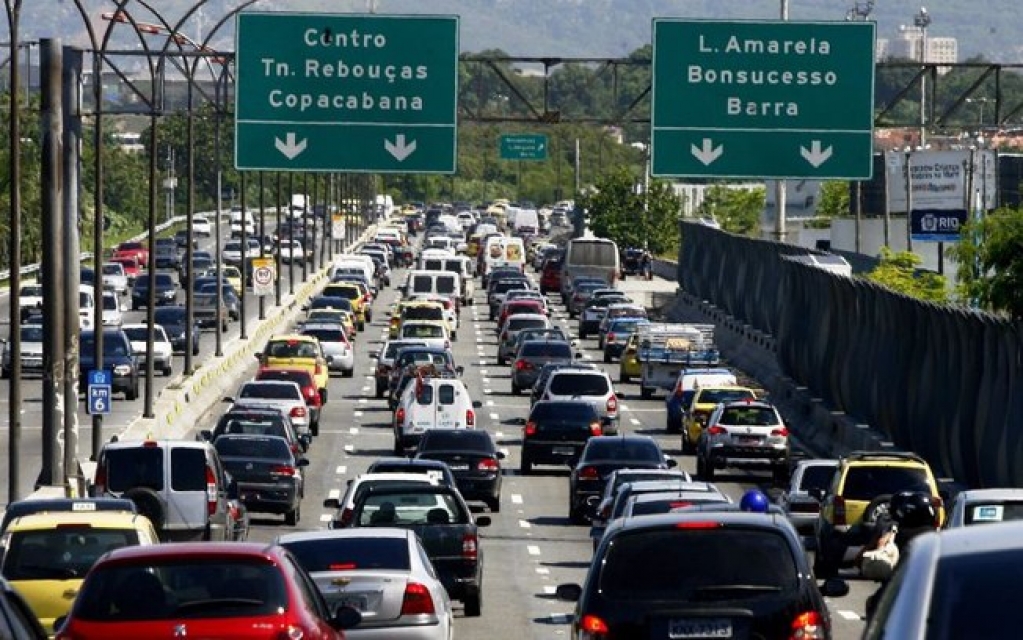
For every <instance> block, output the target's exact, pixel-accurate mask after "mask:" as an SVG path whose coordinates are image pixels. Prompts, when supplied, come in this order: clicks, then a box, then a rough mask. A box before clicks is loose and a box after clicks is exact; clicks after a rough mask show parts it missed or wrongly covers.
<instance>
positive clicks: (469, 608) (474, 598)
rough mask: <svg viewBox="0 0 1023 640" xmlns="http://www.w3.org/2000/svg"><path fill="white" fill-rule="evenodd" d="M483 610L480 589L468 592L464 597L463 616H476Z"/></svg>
mask: <svg viewBox="0 0 1023 640" xmlns="http://www.w3.org/2000/svg"><path fill="white" fill-rule="evenodd" d="M482 612H483V594H482V593H481V591H476V592H475V593H472V594H469V595H467V596H466V597H465V616H466V617H467V618H478V617H479V616H480V614H481V613H482Z"/></svg>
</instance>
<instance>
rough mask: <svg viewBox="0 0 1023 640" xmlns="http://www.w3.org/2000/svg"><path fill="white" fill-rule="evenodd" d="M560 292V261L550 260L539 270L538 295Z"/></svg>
mask: <svg viewBox="0 0 1023 640" xmlns="http://www.w3.org/2000/svg"><path fill="white" fill-rule="evenodd" d="M551 291H561V260H559V259H555V258H551V259H549V260H547V261H546V262H544V263H543V267H542V268H541V269H540V293H550V292H551Z"/></svg>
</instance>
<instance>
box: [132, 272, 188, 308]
mask: <svg viewBox="0 0 1023 640" xmlns="http://www.w3.org/2000/svg"><path fill="white" fill-rule="evenodd" d="M153 282H155V283H156V285H155V286H156V306H161V305H167V304H174V303H175V302H177V299H178V285H177V283H176V282H174V278H172V277H171V275H170V274H169V273H157V274H155V275H150V274H148V273H143V274H141V275H140V276H139V277H138V278H137V279H136V280H135V286H133V287H132V289H131V310H132V311H135V310H136V309H140V308H142V307H146V306H149V287H150V285H151V284H152V283H153Z"/></svg>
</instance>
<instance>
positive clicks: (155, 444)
mask: <svg viewBox="0 0 1023 640" xmlns="http://www.w3.org/2000/svg"><path fill="white" fill-rule="evenodd" d="M211 446H212V445H210V443H209V442H206V441H203V440H170V439H167V440H157V439H147V440H142V439H139V440H118V441H116V442H113V441H111V442H107V443H106V444H104V445H103V448H104V449H137V448H139V447H142V448H166V447H173V448H176V449H208V448H209V447H211Z"/></svg>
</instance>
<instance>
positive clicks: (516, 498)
mask: <svg viewBox="0 0 1023 640" xmlns="http://www.w3.org/2000/svg"><path fill="white" fill-rule="evenodd" d="M511 501H512V504H522V495H521V494H518V493H513V494H512V496H511Z"/></svg>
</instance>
